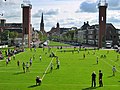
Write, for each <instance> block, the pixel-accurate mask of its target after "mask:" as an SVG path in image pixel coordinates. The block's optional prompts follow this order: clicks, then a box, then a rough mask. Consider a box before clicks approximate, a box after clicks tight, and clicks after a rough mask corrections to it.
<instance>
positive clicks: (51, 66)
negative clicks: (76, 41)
mask: <svg viewBox="0 0 120 90" xmlns="http://www.w3.org/2000/svg"><path fill="white" fill-rule="evenodd" d="M56 65H57V67H56V69H59V68H60V60H59V59H58V56H56ZM52 70H53V63H52V62H51V63H50V72H52Z"/></svg>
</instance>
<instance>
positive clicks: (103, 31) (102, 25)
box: [98, 0, 108, 48]
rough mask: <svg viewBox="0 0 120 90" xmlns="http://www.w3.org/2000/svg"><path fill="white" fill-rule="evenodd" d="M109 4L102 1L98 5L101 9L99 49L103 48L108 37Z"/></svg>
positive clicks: (104, 0)
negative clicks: (107, 15) (107, 17)
mask: <svg viewBox="0 0 120 90" xmlns="http://www.w3.org/2000/svg"><path fill="white" fill-rule="evenodd" d="M107 6H108V4H107V3H106V0H100V1H99V4H98V8H99V37H98V47H99V48H102V47H103V44H105V37H106V35H105V34H106V9H107Z"/></svg>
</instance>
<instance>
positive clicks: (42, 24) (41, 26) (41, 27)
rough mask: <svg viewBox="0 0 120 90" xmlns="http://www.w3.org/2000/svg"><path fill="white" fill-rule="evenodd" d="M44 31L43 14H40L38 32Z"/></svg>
mask: <svg viewBox="0 0 120 90" xmlns="http://www.w3.org/2000/svg"><path fill="white" fill-rule="evenodd" d="M42 29H43V30H44V20H43V13H42V16H41V23H40V30H42Z"/></svg>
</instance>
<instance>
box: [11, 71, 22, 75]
mask: <svg viewBox="0 0 120 90" xmlns="http://www.w3.org/2000/svg"><path fill="white" fill-rule="evenodd" d="M19 74H24V72H17V73H14V74H13V75H19Z"/></svg>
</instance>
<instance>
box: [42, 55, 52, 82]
mask: <svg viewBox="0 0 120 90" xmlns="http://www.w3.org/2000/svg"><path fill="white" fill-rule="evenodd" d="M53 58H54V57H53ZM53 58H52V60H51V61H50V63H49V65H48V66H47V68H46V70H45V72H44V74H43V76H42V78H41V80H43V78H44V77H45V75H46V73H47V70H48V69H49V67H50V64H51V62H52V61H53Z"/></svg>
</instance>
